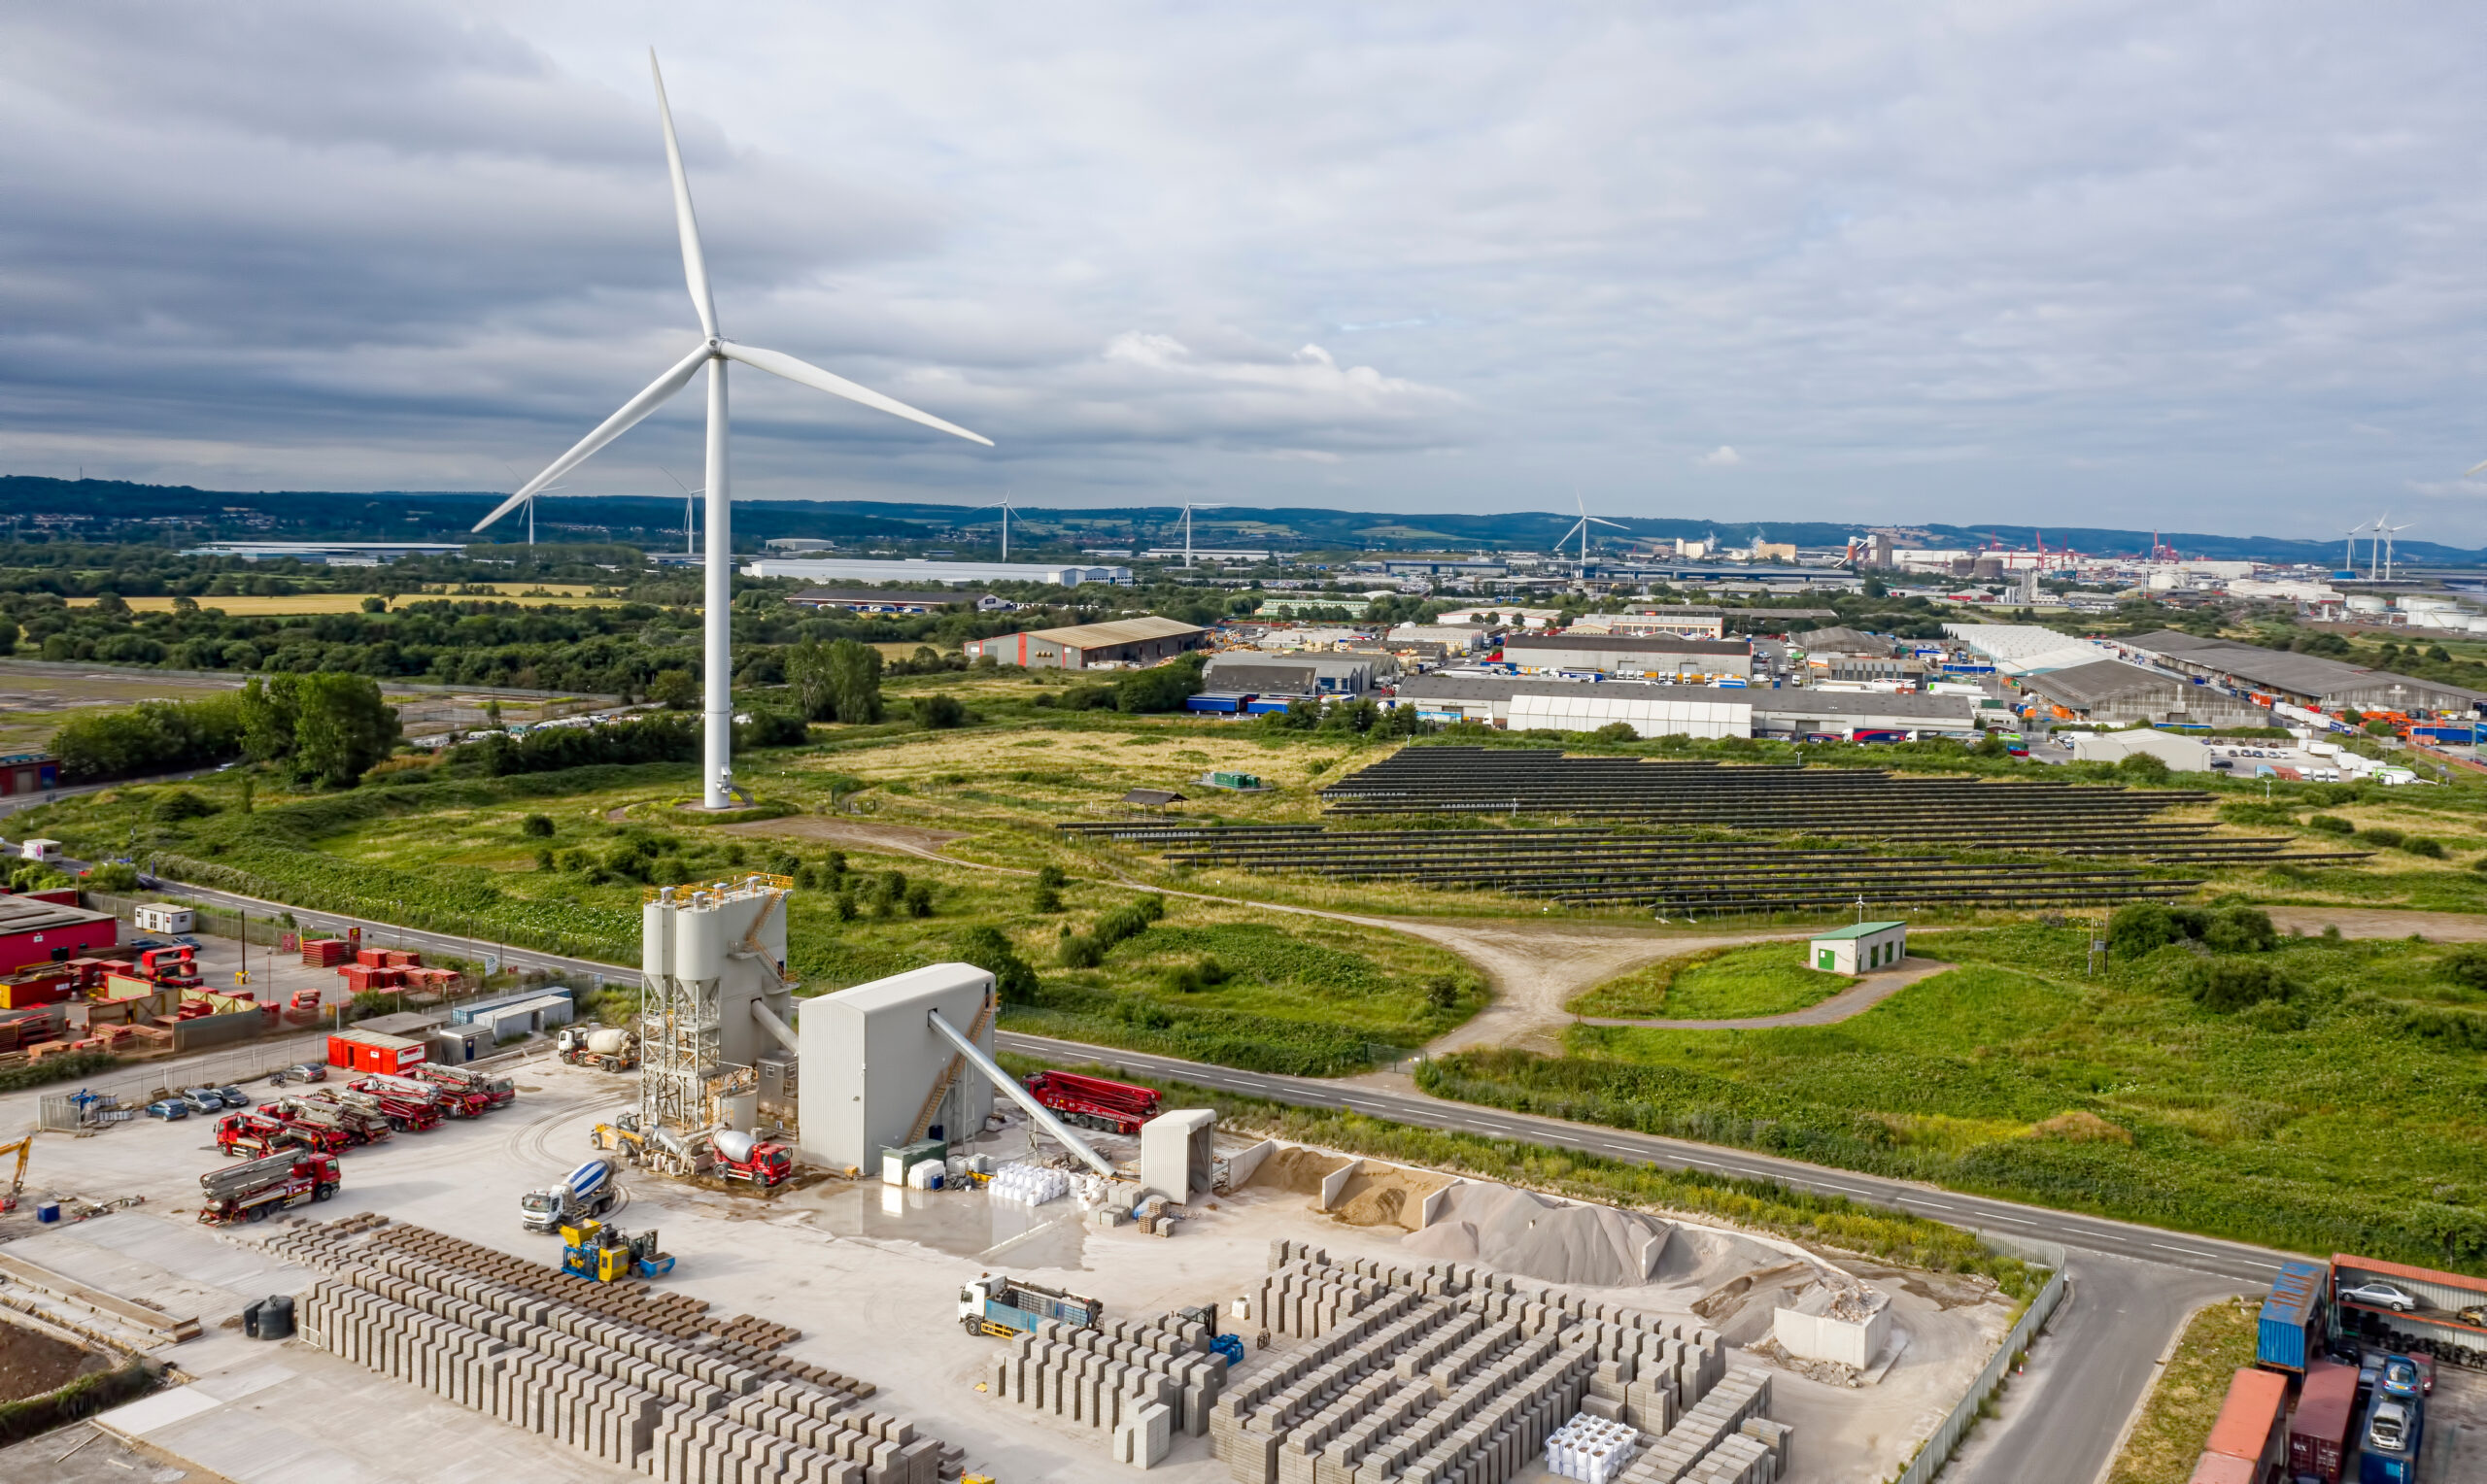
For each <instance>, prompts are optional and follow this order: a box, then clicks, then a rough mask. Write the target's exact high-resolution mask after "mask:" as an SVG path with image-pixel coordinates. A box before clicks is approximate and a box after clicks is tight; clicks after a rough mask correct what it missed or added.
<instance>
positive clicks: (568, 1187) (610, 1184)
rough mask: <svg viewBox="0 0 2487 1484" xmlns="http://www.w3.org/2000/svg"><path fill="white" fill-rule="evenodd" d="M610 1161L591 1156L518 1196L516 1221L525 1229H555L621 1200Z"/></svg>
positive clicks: (579, 1221) (574, 1223)
mask: <svg viewBox="0 0 2487 1484" xmlns="http://www.w3.org/2000/svg"><path fill="white" fill-rule="evenodd" d="M613 1175H614V1168H613V1162H612V1161H611V1160H607V1159H601V1158H599V1159H594V1160H590V1161H588V1162H587V1163H586V1164H581V1165H580V1166H579V1167H578V1168H576V1169H574V1170H571V1171H570V1172H569V1173H568V1174H567V1175H564V1176H562V1179H561V1180H560V1181H558V1182H556V1183H554V1184H552V1185H548V1186H546V1187H544V1188H543V1189H542V1190H540V1191H528V1193H527V1194H526V1195H524V1196H521V1197H518V1218H519V1225H520V1226H522V1227H525V1228H526V1229H527V1230H528V1231H544V1232H552V1231H560V1230H562V1228H563V1227H575V1226H578V1225H580V1224H582V1223H583V1222H585V1221H587V1220H588V1219H589V1218H591V1217H597V1216H602V1215H604V1214H605V1213H607V1212H609V1211H611V1210H612V1209H613V1208H614V1207H615V1206H617V1205H619V1204H621V1202H622V1187H621V1185H620V1184H619V1183H618V1182H617V1181H615V1179H614V1178H613Z"/></svg>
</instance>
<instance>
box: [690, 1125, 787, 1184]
mask: <svg viewBox="0 0 2487 1484" xmlns="http://www.w3.org/2000/svg"><path fill="white" fill-rule="evenodd" d="M708 1147H709V1149H711V1150H712V1151H714V1152H715V1154H716V1157H717V1159H716V1170H717V1174H718V1176H719V1178H721V1179H726V1180H748V1181H750V1182H751V1183H752V1184H754V1185H758V1186H762V1187H767V1186H773V1185H780V1184H783V1183H784V1182H785V1179H786V1177H787V1176H788V1175H791V1174H793V1173H794V1172H795V1157H794V1156H793V1155H792V1154H789V1153H788V1152H787V1150H786V1146H785V1145H783V1144H771V1143H767V1142H765V1141H764V1140H762V1139H761V1137H760V1136H759V1135H758V1134H756V1133H745V1132H743V1131H741V1130H738V1129H720V1130H717V1131H716V1133H715V1134H714V1135H713V1136H712V1137H710V1139H709V1140H708Z"/></svg>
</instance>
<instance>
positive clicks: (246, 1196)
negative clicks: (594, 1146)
mask: <svg viewBox="0 0 2487 1484" xmlns="http://www.w3.org/2000/svg"><path fill="white" fill-rule="evenodd" d="M332 1055H333V1051H332ZM338 1064H340V1065H350V1064H351V1062H339V1063H338ZM517 1096H518V1090H517V1089H516V1088H515V1087H513V1086H512V1085H511V1083H510V1080H509V1079H508V1078H507V1077H494V1076H489V1075H487V1074H485V1073H483V1072H478V1071H472V1070H469V1069H467V1068H465V1067H457V1066H433V1065H429V1064H426V1063H421V1062H416V1063H409V1065H408V1071H407V1073H406V1074H404V1075H400V1074H397V1073H394V1072H371V1073H368V1074H366V1075H364V1076H360V1077H356V1078H354V1079H353V1080H351V1081H349V1082H347V1083H345V1084H344V1085H343V1086H341V1087H328V1086H316V1087H309V1088H306V1089H305V1090H303V1091H301V1092H298V1093H283V1094H280V1095H278V1096H275V1097H272V1098H270V1099H268V1100H267V1101H265V1102H262V1103H260V1104H259V1105H258V1106H257V1107H256V1108H245V1109H243V1110H242V1111H240V1112H236V1113H228V1114H226V1115H225V1116H224V1117H223V1118H222V1119H221V1120H219V1121H218V1123H217V1125H216V1147H217V1148H218V1149H220V1150H221V1151H223V1152H224V1153H225V1154H226V1155H228V1156H239V1157H240V1158H241V1159H242V1161H243V1163H242V1164H231V1165H226V1166H224V1167H222V1168H220V1169H212V1170H209V1171H208V1172H207V1173H205V1174H203V1175H201V1176H199V1177H198V1183H199V1190H200V1192H201V1193H202V1197H203V1198H202V1200H201V1202H200V1205H199V1212H198V1219H199V1220H200V1221H203V1222H206V1223H208V1224H210V1225H213V1226H223V1225H228V1224H230V1223H234V1222H245V1221H261V1220H264V1219H266V1217H267V1216H268V1215H269V1214H270V1213H272V1212H275V1211H281V1210H284V1209H286V1208H288V1207H290V1206H296V1205H302V1204H306V1203H308V1202H310V1201H315V1200H325V1199H327V1198H328V1197H331V1196H333V1195H335V1194H336V1191H337V1185H338V1182H339V1175H338V1172H337V1156H339V1155H341V1154H343V1153H345V1152H346V1151H347V1150H349V1149H354V1148H358V1147H361V1146H364V1145H369V1144H378V1143H382V1142H385V1141H386V1140H388V1139H390V1138H392V1137H393V1136H395V1135H396V1134H399V1133H404V1132H408V1131H415V1132H421V1131H423V1130H428V1129H436V1128H438V1127H439V1126H440V1125H441V1124H442V1123H443V1122H445V1121H447V1120H449V1119H452V1118H480V1117H482V1116H483V1115H484V1114H486V1113H489V1112H491V1111H492V1110H493V1109H494V1108H499V1107H505V1106H507V1105H508V1104H509V1103H511V1102H512V1101H514V1100H516V1098H517Z"/></svg>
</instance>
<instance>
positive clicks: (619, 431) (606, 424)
mask: <svg viewBox="0 0 2487 1484" xmlns="http://www.w3.org/2000/svg"><path fill="white" fill-rule="evenodd" d="M709 354H710V352H709V350H708V348H707V347H706V346H705V345H702V346H701V347H699V349H698V350H696V351H694V352H692V353H691V354H688V355H685V356H684V357H682V359H681V360H679V361H677V362H675V364H674V367H673V369H672V370H670V371H667V372H666V373H665V374H664V375H663V376H660V377H658V378H657V379H656V380H655V381H653V382H650V383H649V384H648V387H647V389H646V390H644V391H642V392H640V393H639V394H638V395H637V396H634V397H632V398H631V399H630V400H629V401H627V402H625V403H623V404H622V410H621V411H620V412H617V413H615V414H614V415H613V416H612V417H609V418H607V419H605V420H604V421H603V422H600V423H598V424H596V431H595V432H592V433H590V434H588V435H587V436H586V437H584V438H582V439H580V440H579V441H578V442H577V443H575V444H572V445H571V446H570V451H569V452H568V453H566V454H564V455H562V456H561V457H559V458H556V459H554V460H553V461H552V462H551V463H550V464H548V465H546V466H545V469H544V472H543V473H541V474H538V475H536V476H535V477H534V478H533V479H530V480H528V482H527V483H526V484H524V485H521V486H520V487H519V489H518V492H517V493H516V494H513V495H511V496H510V497H509V498H508V499H506V500H503V501H501V504H500V508H499V509H497V510H495V511H494V512H493V513H492V514H491V515H488V516H486V517H484V519H482V520H480V521H478V522H476V523H475V528H476V529H477V530H482V529H483V528H484V527H485V526H487V525H490V524H492V523H494V521H497V520H499V519H500V518H501V517H503V516H505V515H508V514H509V513H510V512H511V511H513V510H516V509H517V508H518V507H519V506H521V505H523V504H525V503H527V501H528V499H529V498H531V497H533V496H534V495H535V494H536V493H537V492H539V491H540V490H542V489H543V488H544V487H545V486H546V485H549V484H551V483H552V482H553V481H555V480H557V479H560V478H561V477H562V475H564V474H567V473H569V472H570V471H571V470H572V469H575V468H577V467H578V466H579V465H580V464H583V463H585V462H587V460H588V456H589V455H592V454H594V453H595V452H596V450H598V449H600V448H602V447H604V446H605V445H606V444H608V443H611V442H612V441H613V440H614V439H616V438H619V437H621V436H622V435H623V434H624V433H627V432H629V431H630V429H631V428H632V427H634V426H636V425H637V423H638V422H639V420H640V419H642V418H644V417H646V416H647V415H648V414H650V413H652V412H654V411H656V410H657V409H658V408H659V407H662V406H664V399H665V398H667V397H669V396H671V395H673V394H674V393H675V392H677V391H680V390H681V389H682V388H684V387H685V386H686V385H688V384H689V382H690V381H691V378H692V377H694V376H697V375H698V372H699V368H700V367H701V366H704V365H706V364H707V363H708V357H709ZM670 477H671V476H669V475H668V476H667V478H670Z"/></svg>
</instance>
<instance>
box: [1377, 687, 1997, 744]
mask: <svg viewBox="0 0 2487 1484" xmlns="http://www.w3.org/2000/svg"><path fill="white" fill-rule="evenodd" d="M1390 704H1392V705H1395V706H1414V708H1415V710H1416V715H1417V717H1418V718H1420V719H1421V720H1424V721H1428V722H1436V723H1441V724H1443V725H1453V724H1456V723H1459V722H1475V723H1477V724H1478V725H1484V726H1499V727H1508V728H1512V729H1516V730H1525V729H1527V728H1529V727H1550V728H1552V729H1555V730H1558V731H1595V730H1596V729H1597V728H1598V727H1600V726H1604V725H1607V724H1608V723H1610V722H1628V723H1630V724H1631V725H1632V726H1633V729H1634V730H1636V731H1639V732H1640V733H1641V734H1642V735H1643V736H1645V737H1654V736H1662V735H1668V734H1683V735H1690V736H1733V737H1743V736H1753V737H1774V738H1782V739H1794V740H1803V739H1807V738H1835V739H1839V740H1843V741H1845V740H1849V739H1852V738H1854V737H1856V736H1857V735H1859V734H1891V733H1896V734H1899V735H1901V736H1904V737H1906V738H1908V739H1910V740H1916V739H1918V738H1923V737H1957V738H1962V739H1966V738H1971V737H1975V736H1976V735H1977V730H1978V726H1977V717H1978V713H1979V711H1980V710H1981V709H1984V708H1983V706H1982V702H1981V700H1980V698H1978V697H1974V696H1966V695H1915V694H1911V695H1901V694H1893V693H1891V692H1888V691H1808V690H1793V689H1786V690H1773V689H1770V688H1768V687H1762V686H1745V687H1738V686H1672V685H1658V684H1655V683H1652V682H1648V681H1630V680H1608V681H1576V680H1563V679H1559V678H1557V677H1554V676H1520V675H1412V676H1409V677H1407V678H1406V679H1404V680H1402V681H1400V682H1399V686H1398V693H1397V694H1396V695H1395V696H1393V697H1392V698H1391V701H1390ZM1685 707H1698V708H1705V709H1701V710H1698V711H1688V710H1681V709H1670V708H1685ZM1583 723H1585V724H1586V725H1581V724H1583ZM1739 725H1741V727H1742V728H1743V729H1741V730H1738V729H1734V728H1736V727H1738V726H1739Z"/></svg>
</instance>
